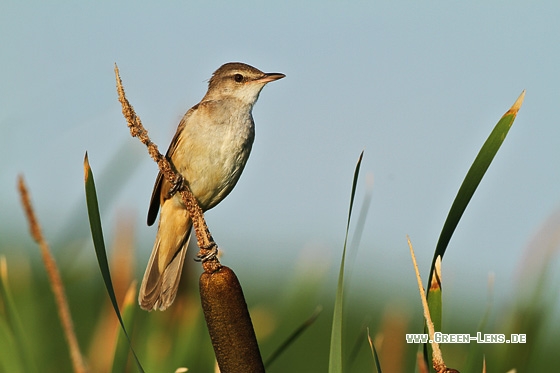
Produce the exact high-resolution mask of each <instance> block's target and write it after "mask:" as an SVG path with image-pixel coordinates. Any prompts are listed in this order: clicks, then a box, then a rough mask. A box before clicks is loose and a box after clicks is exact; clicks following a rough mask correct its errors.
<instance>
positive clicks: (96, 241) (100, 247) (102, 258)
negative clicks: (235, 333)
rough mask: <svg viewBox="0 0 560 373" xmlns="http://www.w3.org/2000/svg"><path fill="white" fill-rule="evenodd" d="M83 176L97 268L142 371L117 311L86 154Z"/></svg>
mask: <svg viewBox="0 0 560 373" xmlns="http://www.w3.org/2000/svg"><path fill="white" fill-rule="evenodd" d="M84 178H85V188H86V203H87V209H88V217H89V224H90V228H91V236H92V239H93V246H94V247H95V254H96V256H97V263H98V264H99V269H100V270H101V275H102V276H103V281H104V282H105V288H106V289H107V293H108V294H109V298H110V299H111V304H112V305H113V308H114V309H115V314H116V315H117V318H118V319H119V322H120V324H121V327H122V330H123V332H124V334H125V336H126V338H127V340H128V343H129V346H130V350H131V351H132V354H133V355H134V359H135V360H136V365H137V367H138V370H139V371H140V372H144V369H142V365H141V364H140V361H139V360H138V357H137V356H136V353H135V352H134V349H133V348H132V342H131V340H130V337H129V335H128V333H127V332H126V328H125V325H124V322H123V319H122V317H121V313H120V311H119V306H118V303H117V298H116V296H115V291H114V289H113V282H112V280H111V272H110V271H109V263H108V261H107V252H106V250H105V241H104V239H103V230H102V228H101V216H100V214H99V205H98V203H97V192H96V190H95V182H94V180H93V173H92V171H91V168H90V166H89V161H88V156H87V153H86V156H85V158H84Z"/></svg>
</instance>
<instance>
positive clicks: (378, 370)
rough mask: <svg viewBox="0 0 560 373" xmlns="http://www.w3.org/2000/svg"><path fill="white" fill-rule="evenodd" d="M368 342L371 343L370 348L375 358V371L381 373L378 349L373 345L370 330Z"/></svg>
mask: <svg viewBox="0 0 560 373" xmlns="http://www.w3.org/2000/svg"><path fill="white" fill-rule="evenodd" d="M367 340H368V343H369V348H370V350H371V356H372V357H373V362H374V363H375V371H376V372H377V373H381V364H380V363H379V356H378V355H377V349H376V348H375V345H374V344H373V340H372V339H371V336H370V335H369V328H368V329H367Z"/></svg>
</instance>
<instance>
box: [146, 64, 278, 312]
mask: <svg viewBox="0 0 560 373" xmlns="http://www.w3.org/2000/svg"><path fill="white" fill-rule="evenodd" d="M284 76H285V75H284V74H280V73H263V72H262V71H260V70H258V69H256V68H254V67H252V66H249V65H246V64H243V63H239V62H232V63H226V64H225V65H223V66H221V67H220V68H219V69H218V70H216V71H215V72H214V74H213V75H212V77H211V78H210V81H209V83H208V91H207V92H206V95H205V96H204V97H203V98H202V101H200V103H198V104H197V105H195V106H193V107H192V108H191V109H189V111H187V113H186V114H185V115H184V116H183V119H182V120H181V122H180V123H179V127H178V128H177V132H176V133H175V136H174V137H173V140H172V141H171V145H169V149H168V150H167V154H166V157H167V159H168V160H170V161H171V163H172V165H173V166H174V167H175V169H176V170H177V171H178V172H179V173H180V174H181V176H182V177H183V182H184V183H186V184H187V185H188V186H189V188H190V190H191V191H192V193H193V194H194V196H195V197H196V199H197V201H198V204H199V205H200V207H201V208H202V210H204V211H206V210H209V209H211V208H212V207H214V206H216V205H217V204H218V203H219V202H220V201H221V200H223V199H224V198H225V197H226V196H227V195H228V194H229V193H230V192H231V190H232V189H233V187H234V186H235V184H236V183H237V181H238V180H239V176H240V175H241V172H242V171H243V168H244V167H245V164H246V163H247V159H248V158H249V153H250V152H251V147H252V145H253V139H254V136H255V124H254V122H253V115H252V110H253V106H254V105H255V103H256V102H257V99H258V97H259V93H260V92H261V90H262V89H263V87H264V86H265V85H266V84H267V83H268V82H272V81H274V80H278V79H281V78H283V77H284ZM173 189H174V188H173V186H172V185H171V184H170V183H169V182H168V181H167V180H166V179H165V178H164V177H163V175H162V173H161V172H160V173H159V174H158V176H157V179H156V183H155V185H154V191H153V193H152V199H151V201H150V208H149V211H148V225H152V224H153V223H154V221H155V220H156V217H157V214H158V210H159V208H160V206H161V215H160V219H159V225H158V232H157V236H156V240H155V243H154V248H153V249H152V254H151V256H150V260H149V261H148V266H147V268H146V272H145V273H144V279H143V280H142V285H141V286H140V293H139V295H138V302H139V303H140V307H142V308H143V309H145V310H148V311H151V310H154V309H159V310H165V309H166V308H167V307H169V306H170V305H171V304H172V303H173V301H174V300H175V296H176V295H177V288H178V286H179V280H180V278H181V271H182V269H183V262H184V259H185V253H186V251H187V246H188V243H189V237H190V233H191V226H192V222H191V218H190V216H189V213H188V212H187V210H186V208H185V206H184V205H183V202H182V201H181V197H180V195H178V194H174V193H173Z"/></svg>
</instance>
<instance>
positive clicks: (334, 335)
mask: <svg viewBox="0 0 560 373" xmlns="http://www.w3.org/2000/svg"><path fill="white" fill-rule="evenodd" d="M363 155H364V152H363V151H362V153H361V154H360V157H359V158H358V163H357V164H356V169H355V170H354V180H353V181H352V192H351V194H350V207H349V208H348V221H347V223H346V235H345V237H344V249H343V250H342V260H341V262H340V272H339V274H338V285H337V288H336V299H335V302H334V314H333V323H332V331H331V347H330V354H329V373H340V372H342V308H343V307H342V306H343V300H344V261H345V258H346V244H347V242H348V231H349V230H350V218H351V217H352V207H353V206H354V197H355V195H356V186H357V184H358V176H359V174H360V165H361V164H362V157H363Z"/></svg>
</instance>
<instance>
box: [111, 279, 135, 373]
mask: <svg viewBox="0 0 560 373" xmlns="http://www.w3.org/2000/svg"><path fill="white" fill-rule="evenodd" d="M136 309H137V308H136V282H135V281H133V284H132V285H131V286H130V288H129V289H128V291H127V292H126V295H125V298H124V302H123V313H122V316H123V321H124V324H125V325H126V327H127V329H128V330H129V331H130V330H131V329H132V327H133V321H134V317H135V315H136ZM124 333H125V332H124V329H122V330H121V333H119V336H118V338H117V343H116V345H115V354H114V355H113V369H112V372H114V373H120V372H126V371H127V370H126V367H127V363H128V356H129V351H130V348H129V342H128V340H127V336H126V335H125V334H124Z"/></svg>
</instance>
